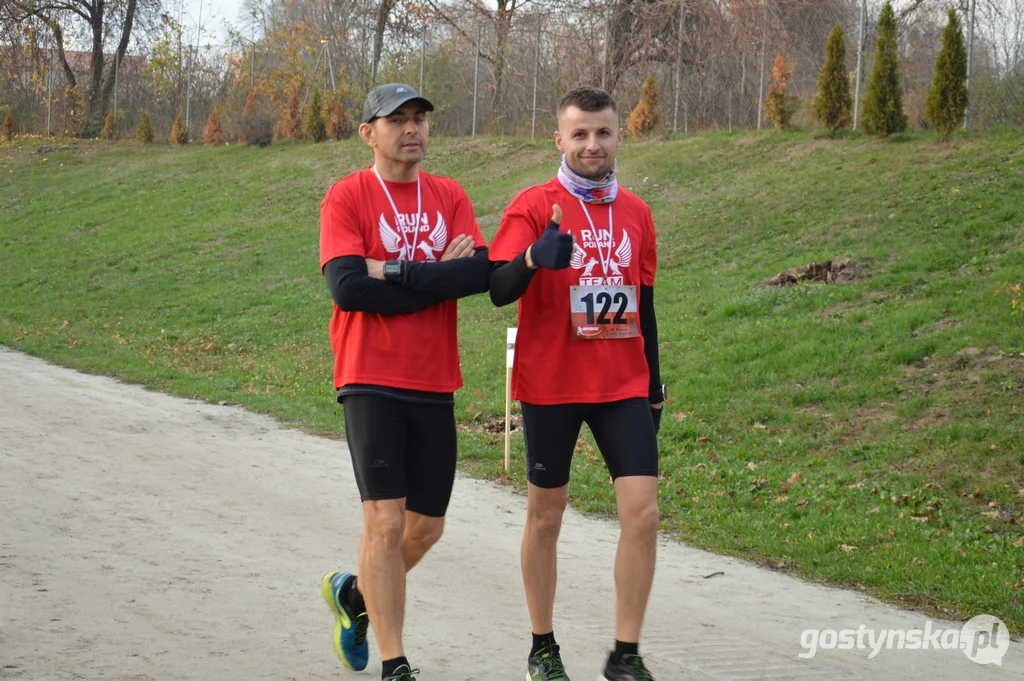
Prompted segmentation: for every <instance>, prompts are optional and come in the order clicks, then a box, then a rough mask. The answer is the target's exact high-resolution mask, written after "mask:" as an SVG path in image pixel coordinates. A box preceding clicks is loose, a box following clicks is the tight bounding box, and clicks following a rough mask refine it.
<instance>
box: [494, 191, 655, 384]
mask: <svg viewBox="0 0 1024 681" xmlns="http://www.w3.org/2000/svg"><path fill="white" fill-rule="evenodd" d="M555 203H557V204H559V205H560V206H561V207H562V225H561V231H563V232H569V233H571V234H572V235H573V237H574V238H575V241H576V243H575V245H574V247H573V257H572V262H571V263H570V265H569V267H567V268H566V269H564V270H547V269H540V270H538V271H537V273H536V274H535V275H534V277H533V281H531V282H530V286H529V288H528V289H527V290H526V293H525V294H523V297H522V298H520V299H519V331H518V334H517V336H516V353H515V361H514V364H513V368H512V396H513V397H514V398H515V399H517V400H522V401H523V402H528V403H531V404H567V403H577V402H581V403H594V402H613V401H616V400H625V399H630V398H634V397H643V398H646V397H647V396H648V392H649V390H650V387H649V385H648V383H649V381H650V374H649V370H648V368H647V359H646V357H645V356H644V340H643V337H642V336H640V335H639V334H637V335H634V336H630V337H620V338H607V339H605V338H602V339H593V338H585V337H580V334H578V333H577V329H580V327H579V326H578V320H577V317H576V316H574V315H571V311H572V306H571V304H570V298H571V296H570V291H571V289H572V287H594V288H593V289H592V290H595V291H596V290H602V289H601V288H600V287H609V286H610V287H630V286H635V287H636V288H635V290H634V292H635V295H636V296H637V297H639V292H640V286H654V275H655V271H656V270H657V252H656V249H655V232H654V219H653V217H652V216H651V209H650V207H648V205H647V204H646V203H644V201H643V200H642V199H640V198H639V197H638V196H637V195H636V194H633V193H632V192H629V191H627V190H625V189H623V188H622V187H619V193H618V196H617V197H616V199H615V201H613V202H612V203H606V204H587V206H586V208H587V211H588V212H589V215H590V220H588V219H587V214H586V213H584V209H583V207H582V206H581V205H580V202H579V200H577V199H576V197H574V196H573V195H572V194H570V193H569V192H568V191H567V190H566V189H565V188H564V187H563V186H562V184H561V183H560V182H559V181H558V179H557V178H555V179H552V180H551V181H550V182H547V183H545V184H542V185H539V186H536V187H530V188H529V189H526V190H524V191H522V192H520V193H519V195H518V196H516V198H515V199H513V201H512V203H511V204H509V206H508V208H506V209H505V214H504V215H503V216H502V219H501V226H500V227H499V228H498V233H497V235H495V237H494V241H493V243H492V244H491V249H490V258H491V260H494V261H501V260H512V259H514V258H515V257H516V256H518V255H519V254H520V253H522V252H523V251H525V250H526V249H527V248H528V247H529V246H530V244H532V243H533V242H534V241H536V240H537V239H538V238H539V237H540V235H541V232H542V231H543V230H544V229H545V228H546V227H547V225H548V222H549V221H550V220H551V206H552V205H553V204H555ZM609 207H611V208H612V210H613V211H614V212H613V214H612V218H613V219H612V220H611V223H612V224H611V229H610V230H609ZM590 221H593V226H591V222H590ZM584 290H588V289H584ZM623 300H625V298H623ZM633 303H635V300H634V301H633ZM633 309H635V307H634V308H633ZM612 311H613V312H614V309H613V310H612ZM586 328H594V327H584V328H582V329H580V332H581V333H585V329H586Z"/></svg>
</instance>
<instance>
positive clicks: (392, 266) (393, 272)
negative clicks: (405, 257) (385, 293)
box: [384, 260, 402, 283]
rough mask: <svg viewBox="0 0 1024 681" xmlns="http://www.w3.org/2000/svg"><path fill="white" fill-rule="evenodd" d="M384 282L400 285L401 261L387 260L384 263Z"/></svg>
mask: <svg viewBox="0 0 1024 681" xmlns="http://www.w3.org/2000/svg"><path fill="white" fill-rule="evenodd" d="M384 281H392V282H397V283H400V282H401V281H402V261H401V260H388V261H387V262H385V263H384Z"/></svg>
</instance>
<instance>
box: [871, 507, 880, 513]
mask: <svg viewBox="0 0 1024 681" xmlns="http://www.w3.org/2000/svg"><path fill="white" fill-rule="evenodd" d="M881 510H882V507H881V506H875V507H874V508H873V509H871V510H870V511H868V513H878V512H880V511H881Z"/></svg>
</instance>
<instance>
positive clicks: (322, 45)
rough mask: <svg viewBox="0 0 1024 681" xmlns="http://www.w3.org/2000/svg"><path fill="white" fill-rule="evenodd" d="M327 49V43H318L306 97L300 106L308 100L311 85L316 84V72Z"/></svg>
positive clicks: (322, 41) (311, 88)
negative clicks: (318, 46)
mask: <svg viewBox="0 0 1024 681" xmlns="http://www.w3.org/2000/svg"><path fill="white" fill-rule="evenodd" d="M326 47H327V41H326V40H321V41H320V51H319V52H318V53H317V55H316V64H315V65H314V66H313V72H312V73H311V74H310V78H309V87H308V88H306V96H305V97H303V98H302V105H303V106H305V105H306V100H307V99H309V93H310V92H312V91H313V84H314V83H316V71H317V69H319V68H320V60H321V59H323V57H324V51H325V48H326Z"/></svg>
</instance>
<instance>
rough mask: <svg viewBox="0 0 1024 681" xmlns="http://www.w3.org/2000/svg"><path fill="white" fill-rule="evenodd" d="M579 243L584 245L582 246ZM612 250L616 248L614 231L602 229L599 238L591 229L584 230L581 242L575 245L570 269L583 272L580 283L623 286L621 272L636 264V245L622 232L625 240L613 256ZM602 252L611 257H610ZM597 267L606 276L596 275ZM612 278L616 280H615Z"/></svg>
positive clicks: (627, 234) (626, 233) (620, 243)
mask: <svg viewBox="0 0 1024 681" xmlns="http://www.w3.org/2000/svg"><path fill="white" fill-rule="evenodd" d="M580 241H582V242H583V245H582V246H581V245H580ZM612 248H615V239H614V238H613V236H612V232H611V230H608V229H602V230H599V231H598V233H597V234H596V235H595V234H594V232H593V231H592V230H589V229H585V230H583V231H582V239H580V240H577V241H576V242H574V243H573V245H572V259H571V260H570V261H569V266H570V267H572V268H574V269H577V270H583V271H582V272H580V283H581V284H621V283H622V270H623V269H625V268H628V267H629V266H630V264H631V263H632V262H633V243H632V242H631V241H630V238H629V232H627V231H626V230H622V240H621V241H620V242H619V245H618V247H617V248H615V252H614V253H612V252H611V251H612ZM606 249H607V250H606ZM602 251H604V252H605V253H607V254H608V255H607V257H606V256H605V255H604V253H602ZM594 253H596V254H597V257H595V256H594ZM597 265H601V273H602V274H603V275H604V276H596V275H595V274H594V268H595V267H597ZM613 278H614V279H616V280H617V281H616V280H612V279H613ZM598 280H600V281H598Z"/></svg>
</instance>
